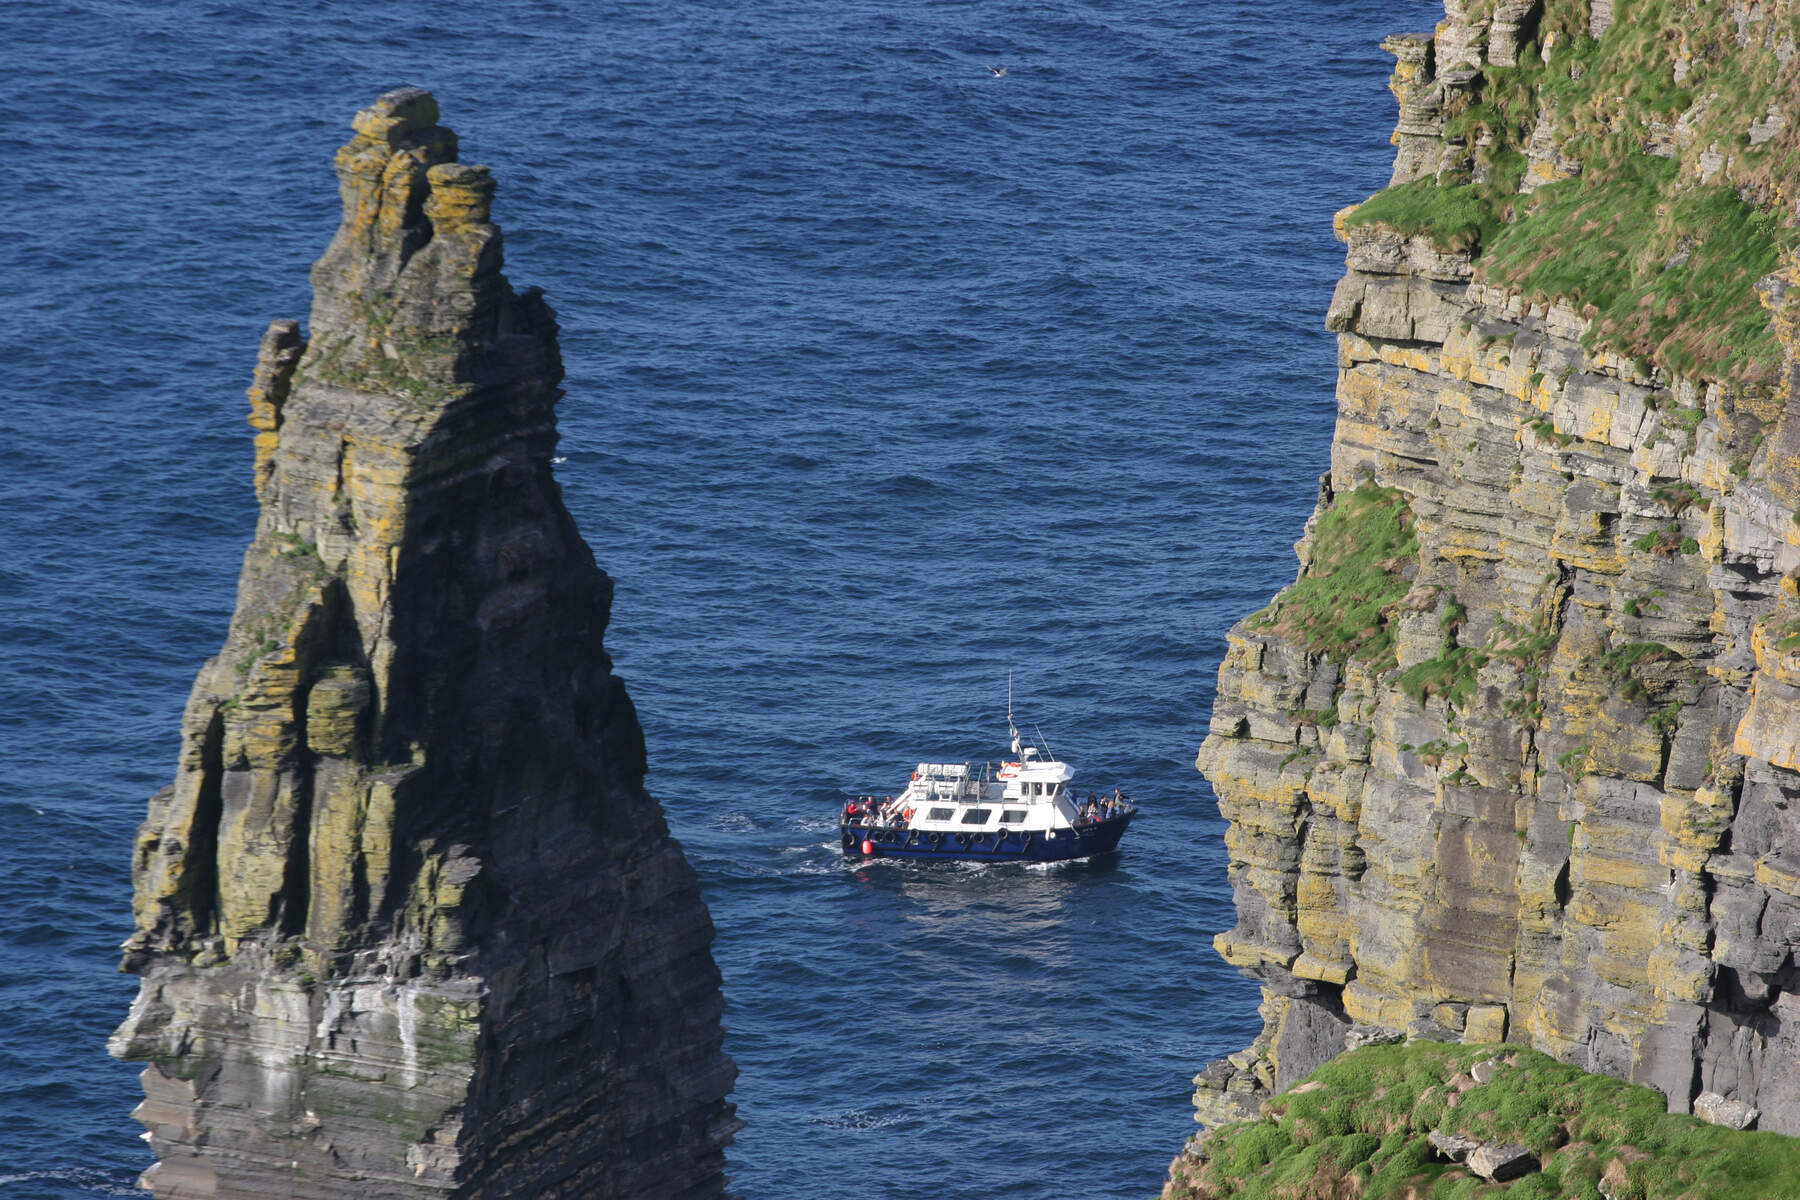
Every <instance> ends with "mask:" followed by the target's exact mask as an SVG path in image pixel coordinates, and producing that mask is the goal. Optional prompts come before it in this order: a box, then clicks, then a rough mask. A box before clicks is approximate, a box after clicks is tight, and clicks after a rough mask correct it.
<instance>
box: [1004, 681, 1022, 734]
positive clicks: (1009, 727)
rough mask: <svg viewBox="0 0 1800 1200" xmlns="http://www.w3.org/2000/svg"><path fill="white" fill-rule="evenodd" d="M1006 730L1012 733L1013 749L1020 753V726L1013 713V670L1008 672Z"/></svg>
mask: <svg viewBox="0 0 1800 1200" xmlns="http://www.w3.org/2000/svg"><path fill="white" fill-rule="evenodd" d="M1006 731H1007V732H1008V733H1010V734H1012V750H1013V753H1014V754H1017V753H1019V747H1020V743H1019V727H1018V726H1017V725H1014V724H1013V714H1012V672H1011V671H1008V672H1007V673H1006Z"/></svg>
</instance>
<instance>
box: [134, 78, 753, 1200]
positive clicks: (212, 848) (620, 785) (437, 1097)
mask: <svg viewBox="0 0 1800 1200" xmlns="http://www.w3.org/2000/svg"><path fill="white" fill-rule="evenodd" d="M437 119H438V111H437V103H436V101H435V100H434V99H433V98H432V96H431V95H430V94H429V93H427V92H424V91H420V90H418V89H405V90H401V91H397V92H391V93H388V94H387V95H384V96H382V97H381V98H380V99H379V100H378V101H377V102H376V103H375V104H374V106H372V107H371V108H369V109H366V110H364V111H362V112H360V113H358V114H357V116H356V120H355V123H354V127H355V136H354V138H353V139H352V140H351V141H350V143H349V144H348V145H346V146H344V147H343V149H342V150H340V151H339V153H338V156H337V173H338V178H339V182H340V188H341V192H342V197H343V206H344V216H343V224H342V226H341V227H340V228H339V230H338V232H337V236H336V237H335V238H334V239H333V241H332V243H331V246H330V248H329V249H328V250H327V251H326V252H325V255H324V257H323V258H321V259H320V260H319V262H318V263H317V265H316V266H315V267H314V269H313V273H312V280H313V287H314V303H313V309H312V316H311V320H310V323H309V328H308V335H307V336H305V337H303V336H302V334H301V331H300V328H299V326H298V324H297V323H295V322H292V321H277V322H276V323H275V324H274V325H272V326H271V327H270V329H269V332H268V334H267V336H266V337H265V338H264V341H263V346H262V354H261V357H260V359H259V361H258V363H257V367H256V373H255V379H254V383H253V385H252V387H251V389H250V406H251V414H250V424H251V425H252V426H253V427H254V428H255V430H256V439H255V446H256V456H255V468H254V469H255V476H256V492H257V497H258V499H259V501H260V504H261V517H260V519H259V521H258V523H257V528H256V535H255V539H254V541H253V542H252V543H251V545H250V548H249V550H248V552H247V553H246V555H245V557H244V566H243V572H242V575H241V577H240V580H239V585H238V601H237V609H236V612H235V613H234V615H233V617H232V621H231V628H230V632H229V634H228V636H227V638H226V641H225V646H224V648H223V650H222V651H221V652H220V654H219V655H218V656H217V657H215V658H213V659H212V660H210V661H209V662H208V663H207V664H206V665H205V667H204V668H202V670H201V672H200V675H199V678H198V679H197V680H196V681H195V684H194V689H193V693H192V696H191V697H190V699H189V701H188V705H187V710H186V715H185V717H184V719H183V723H182V748H181V756H180V766H179V769H178V773H177V776H176V779H175V782H174V784H173V785H172V786H170V787H168V788H165V789H163V790H162V791H161V792H159V793H158V794H157V795H156V796H155V797H153V798H152V799H151V801H150V808H149V816H148V819H147V820H146V821H145V822H144V824H143V826H142V828H141V830H140V832H139V835H138V840H137V846H136V850H135V859H134V864H133V867H134V870H133V878H134V883H135V900H134V907H135V914H136V932H135V933H134V934H133V935H132V937H131V939H130V941H129V942H128V943H127V945H126V953H125V969H126V970H129V971H133V972H135V973H137V974H139V975H140V976H142V978H143V983H142V987H141V989H140V992H139V995H138V998H137V1001H136V1003H135V1004H134V1006H133V1008H132V1010H131V1013H130V1016H129V1017H128V1019H127V1020H126V1021H125V1023H124V1025H123V1026H121V1027H120V1029H119V1031H118V1032H117V1033H116V1034H115V1035H114V1039H113V1042H112V1047H111V1048H112V1051H113V1053H114V1054H116V1055H118V1056H119V1057H122V1058H127V1059H135V1060H141V1061H145V1062H147V1063H148V1064H149V1066H148V1067H147V1068H146V1070H145V1071H144V1075H143V1081H144V1089H145V1094H146V1099H145V1101H144V1103H143V1104H142V1105H141V1106H140V1107H139V1108H138V1110H137V1113H136V1115H137V1117H138V1118H139V1120H141V1121H142V1122H143V1123H144V1124H145V1125H146V1126H147V1127H148V1128H149V1137H150V1142H151V1145H152V1147H153V1149H154V1150H155V1152H156V1155H157V1157H158V1159H159V1161H158V1163H157V1164H156V1165H155V1166H154V1167H152V1168H151V1170H150V1172H149V1173H148V1175H147V1177H146V1183H147V1185H148V1186H149V1187H150V1188H151V1189H152V1190H154V1192H155V1193H156V1194H157V1195H158V1196H161V1197H190V1196H194V1197H206V1196H219V1197H266V1196H284V1197H320V1198H324V1197H340V1196H344V1195H349V1194H355V1195H358V1196H363V1197H424V1196H457V1197H478V1196H479V1197H500V1196H518V1197H526V1196H530V1197H551V1196H601V1195H606V1196H630V1197H708V1196H718V1195H721V1194H722V1190H723V1183H724V1181H723V1175H722V1168H723V1150H724V1146H725V1145H726V1144H727V1143H728V1142H729V1140H730V1137H731V1134H732V1132H733V1130H734V1129H735V1121H734V1119H733V1115H732V1108H731V1106H730V1105H729V1104H728V1103H727V1102H726V1100H725V1096H726V1094H727V1093H728V1092H729V1090H730V1087H731V1083H732V1080H733V1078H734V1074H735V1070H734V1068H733V1066H732V1064H731V1062H730V1060H729V1059H728V1058H727V1057H726V1056H725V1055H724V1053H723V1052H722V1050H721V1030H720V1023H719V1019H720V1014H721V1011H722V1008H723V1003H722V999H721V995H720V990H719V976H718V971H717V969H716V967H715V966H714V964H713V961H712V957H711V950H710V945H711V940H712V934H713V930H712V924H711V921H710V918H709V917H708V915H707V912H706V909H705V906H704V905H703V903H702V901H701V898H700V893H699V889H698V885H697V881H696V878H695V875H694V872H693V870H692V869H691V868H690V867H689V865H688V863H687V862H686V860H685V859H684V858H683V857H682V853H681V849H680V847H679V846H678V845H677V844H676V843H675V842H674V841H673V840H672V839H671V838H670V837H669V833H668V829H667V827H666V825H665V823H664V820H663V815H662V812H661V809H660V807H659V806H658V805H657V803H656V802H655V801H654V800H653V799H652V798H651V797H650V796H649V795H647V794H646V793H645V791H644V788H643V775H644V769H645V751H644V742H643V735H642V732H641V731H640V728H639V725H638V721H637V717H636V714H635V712H634V710H633V708H632V704H631V701H630V699H629V698H628V697H627V695H626V692H625V688H624V686H623V684H622V683H621V681H620V680H619V679H618V678H617V677H616V676H615V675H614V674H613V673H612V669H611V663H610V661H609V659H608V657H607V654H606V651H605V649H604V648H603V646H602V635H603V633H604V631H605V627H606V621H607V615H608V611H609V607H610V603H611V583H610V581H609V580H608V579H607V577H606V575H605V574H603V573H602V572H601V571H600V570H599V569H598V568H597V567H596V566H595V564H594V560H593V556H592V554H591V553H590V552H589V550H588V548H587V546H586V545H585V544H584V543H583V542H582V540H581V538H580V536H579V535H578V534H577V533H576V530H575V527H574V524H573V522H572V521H571V520H570V517H569V514H568V512H567V511H566V509H565V508H564V507H563V504H562V499H561V495H560V493H559V491H558V489H557V485H556V483H555V480H554V478H553V477H552V473H551V464H550V460H551V455H552V453H553V451H554V447H555V445H556V438H557V433H556V423H555V414H554V409H555V405H556V402H557V401H558V399H559V398H560V397H561V394H562V393H561V390H560V388H559V386H558V385H559V383H560V381H561V378H562V367H561V361H560V357H559V354H558V349H557V341H556V334H557V329H556V321H555V318H554V315H553V314H552V312H551V310H550V308H549V306H548V305H547V304H546V303H545V302H544V300H543V298H542V297H541V295H540V294H539V293H538V292H536V291H535V290H528V291H525V292H523V293H515V292H514V291H513V290H512V288H511V287H510V286H509V285H508V283H507V281H506V279H505V277H504V276H503V275H502V274H501V239H500V231H499V230H498V229H497V228H496V227H495V226H494V225H493V224H492V223H491V222H490V220H489V203H490V199H491V197H492V195H493V190H494V184H493V181H492V179H491V178H490V176H489V174H488V172H487V170H486V169H485V168H483V167H477V166H468V165H464V164H461V163H458V162H457V161H456V152H457V140H456V136H455V135H454V134H453V133H451V132H450V131H449V130H448V129H445V128H443V127H442V126H440V125H439V124H438V123H437Z"/></svg>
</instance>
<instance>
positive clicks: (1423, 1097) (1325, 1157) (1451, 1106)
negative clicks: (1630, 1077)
mask: <svg viewBox="0 0 1800 1200" xmlns="http://www.w3.org/2000/svg"><path fill="white" fill-rule="evenodd" d="M1495 1058H1498V1059H1499V1060H1500V1063H1499V1065H1498V1067H1497V1070H1496V1071H1495V1074H1494V1076H1493V1078H1492V1079H1491V1080H1490V1081H1489V1082H1488V1083H1486V1084H1470V1083H1469V1081H1468V1080H1467V1079H1466V1078H1464V1079H1461V1080H1458V1078H1457V1077H1458V1076H1459V1075H1461V1074H1462V1073H1463V1072H1465V1071H1467V1069H1468V1068H1469V1067H1471V1066H1473V1065H1474V1064H1476V1063H1478V1062H1481V1061H1483V1060H1485V1059H1495ZM1453 1081H1455V1082H1453ZM1458 1084H1460V1085H1461V1088H1462V1090H1460V1092H1459V1090H1458V1086H1457V1085H1458ZM1308 1089H1310V1090H1308ZM1265 1114H1266V1115H1265V1117H1264V1118H1263V1119H1262V1120H1258V1121H1248V1122H1244V1123H1241V1124H1238V1125H1232V1126H1227V1127H1225V1128H1223V1129H1220V1130H1218V1131H1217V1132H1215V1133H1214V1134H1213V1135H1212V1137H1211V1139H1210V1140H1209V1141H1208V1143H1207V1145H1206V1152H1207V1156H1208V1160H1207V1162H1206V1164H1205V1166H1204V1167H1203V1169H1202V1170H1201V1172H1200V1174H1199V1177H1198V1179H1197V1181H1196V1182H1197V1184H1198V1188H1197V1190H1194V1191H1191V1192H1187V1193H1184V1195H1185V1196H1190V1197H1199V1196H1207V1197H1216V1198H1218V1200H1225V1198H1227V1197H1242V1198H1244V1200H1262V1198H1270V1200H1273V1198H1276V1197H1296V1196H1359V1197H1361V1200H1387V1198H1389V1197H1394V1198H1398V1197H1401V1196H1407V1195H1413V1196H1419V1197H1425V1196H1431V1197H1461V1196H1474V1195H1481V1196H1509V1197H1513V1198H1514V1200H1526V1198H1528V1197H1532V1198H1535V1197H1544V1198H1546V1200H1547V1198H1550V1197H1565V1196H1566V1197H1583V1198H1587V1200H1598V1198H1599V1196H1600V1191H1599V1187H1598V1185H1599V1182H1600V1180H1601V1179H1602V1177H1605V1178H1606V1179H1607V1180H1608V1190H1609V1191H1611V1192H1613V1193H1614V1194H1615V1195H1629V1196H1632V1197H1635V1198H1640V1200H1660V1198H1662V1197H1676V1196H1681V1197H1691V1198H1692V1200H1709V1198H1713V1197H1717V1198H1719V1200H1725V1198H1728V1197H1729V1198H1731V1200H1749V1198H1750V1197H1758V1198H1766V1200H1800V1139H1795V1138H1786V1137H1782V1136H1780V1135H1779V1134H1773V1133H1739V1132H1735V1131H1733V1130H1728V1129H1723V1128H1720V1127H1718V1126H1714V1125H1708V1124H1706V1123H1704V1122H1702V1121H1699V1120H1697V1119H1695V1118H1693V1117H1688V1116H1680V1115H1671V1114H1670V1113H1668V1112H1665V1111H1664V1101H1663V1098H1662V1096H1661V1095H1660V1094H1659V1093H1657V1092H1655V1091H1653V1090H1651V1089H1649V1088H1644V1087H1634V1086H1632V1085H1631V1084H1627V1083H1624V1082H1621V1081H1620V1080H1617V1079H1611V1078H1608V1077H1606V1076H1603V1075H1590V1074H1587V1073H1586V1072H1584V1071H1579V1070H1577V1069H1576V1068H1574V1067H1571V1066H1567V1065H1565V1064H1563V1063H1559V1062H1557V1061H1556V1060H1554V1059H1552V1058H1549V1057H1547V1056H1545V1055H1542V1054H1538V1053H1536V1052H1534V1051H1531V1050H1524V1049H1518V1048H1514V1047H1506V1046H1499V1047H1496V1046H1485V1047H1477V1046H1445V1045H1439V1044H1436V1043H1429V1042H1419V1043H1414V1044H1412V1045H1407V1046H1371V1047H1366V1048H1364V1049H1362V1050H1357V1051H1355V1052H1353V1053H1350V1054H1346V1055H1343V1056H1342V1057H1340V1058H1338V1059H1335V1060H1333V1061H1332V1062H1330V1063H1327V1064H1326V1065H1325V1066H1323V1067H1321V1068H1320V1069H1319V1070H1318V1071H1316V1072H1315V1073H1314V1074H1313V1076H1312V1078H1311V1080H1310V1081H1308V1082H1307V1083H1303V1084H1301V1085H1299V1087H1297V1088H1294V1089H1291V1090H1289V1091H1287V1092H1285V1093H1283V1094H1282V1095H1280V1096H1277V1097H1275V1098H1274V1099H1273V1100H1271V1101H1269V1103H1268V1105H1267V1106H1266V1108H1265ZM1433 1129H1441V1130H1443V1131H1445V1132H1447V1133H1460V1134H1464V1135H1466V1136H1469V1137H1474V1138H1479V1139H1481V1140H1483V1141H1490V1142H1512V1143H1520V1144H1523V1145H1525V1146H1527V1147H1529V1148H1530V1149H1531V1150H1532V1151H1533V1153H1535V1154H1536V1155H1537V1156H1538V1160H1539V1162H1540V1163H1541V1164H1542V1170H1541V1171H1539V1172H1536V1173H1534V1174H1531V1175H1527V1176H1525V1177H1523V1178H1521V1179H1517V1180H1514V1181H1512V1182H1511V1183H1504V1184H1485V1183H1482V1182H1481V1181H1480V1180H1478V1179H1476V1178H1474V1177H1473V1176H1471V1175H1470V1174H1469V1173H1468V1172H1467V1171H1466V1170H1465V1169H1463V1168H1462V1167H1460V1166H1456V1165H1454V1164H1451V1163H1446V1162H1441V1161H1437V1159H1436V1156H1435V1155H1434V1154H1433V1152H1432V1150H1431V1147H1430V1144H1429V1142H1427V1140H1426V1135H1427V1134H1429V1133H1430V1132H1431V1131H1432V1130H1433Z"/></svg>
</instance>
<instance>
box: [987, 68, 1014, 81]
mask: <svg viewBox="0 0 1800 1200" xmlns="http://www.w3.org/2000/svg"><path fill="white" fill-rule="evenodd" d="M1011 69H1012V68H1011V67H989V68H988V70H990V71H992V72H993V73H994V78H995V79H1004V78H1006V73H1007V72H1008V71H1009V70H1011Z"/></svg>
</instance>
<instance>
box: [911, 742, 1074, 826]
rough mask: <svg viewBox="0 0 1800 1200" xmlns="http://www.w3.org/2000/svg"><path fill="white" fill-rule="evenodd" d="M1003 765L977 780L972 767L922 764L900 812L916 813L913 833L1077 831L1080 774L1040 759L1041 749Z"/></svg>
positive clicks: (1023, 752)
mask: <svg viewBox="0 0 1800 1200" xmlns="http://www.w3.org/2000/svg"><path fill="white" fill-rule="evenodd" d="M1018 754H1019V757H1018V759H1016V760H1014V761H1011V762H1005V763H1002V764H1000V769H999V770H998V771H996V772H994V777H993V778H992V779H979V778H976V777H975V774H974V772H973V771H972V770H971V769H970V764H968V763H920V764H919V768H918V770H916V771H914V772H913V777H912V780H911V781H910V782H909V783H908V784H907V785H906V790H905V791H903V792H902V793H900V796H899V798H898V799H899V804H898V805H896V806H895V807H896V808H899V809H911V810H912V820H911V821H909V822H905V825H906V827H908V828H911V829H919V830H925V831H927V832H942V833H981V832H989V833H992V832H1008V833H1010V832H1043V831H1046V830H1051V829H1072V828H1074V827H1075V825H1076V823H1077V820H1078V814H1079V811H1080V810H1079V808H1078V806H1077V803H1076V795H1077V793H1076V791H1075V788H1074V779H1075V772H1074V770H1073V769H1072V768H1070V766H1069V764H1067V763H1065V762H1058V761H1057V760H1055V759H1049V758H1040V757H1038V752H1037V749H1036V748H1035V747H1032V746H1026V747H1023V748H1022V749H1020V750H1019V751H1018Z"/></svg>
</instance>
